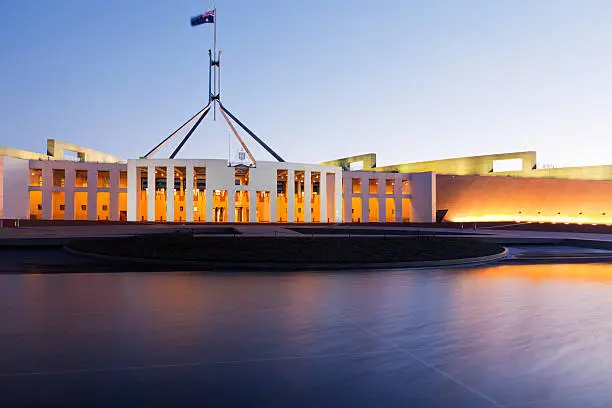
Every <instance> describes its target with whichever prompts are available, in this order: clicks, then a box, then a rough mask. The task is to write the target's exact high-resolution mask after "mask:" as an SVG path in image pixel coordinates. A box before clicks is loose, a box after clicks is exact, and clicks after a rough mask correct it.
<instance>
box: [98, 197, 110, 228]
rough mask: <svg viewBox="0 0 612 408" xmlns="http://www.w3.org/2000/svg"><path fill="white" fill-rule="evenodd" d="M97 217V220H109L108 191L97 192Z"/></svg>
mask: <svg viewBox="0 0 612 408" xmlns="http://www.w3.org/2000/svg"><path fill="white" fill-rule="evenodd" d="M96 207H97V219H98V220H99V221H108V220H110V193H109V192H108V191H98V192H97V204H96Z"/></svg>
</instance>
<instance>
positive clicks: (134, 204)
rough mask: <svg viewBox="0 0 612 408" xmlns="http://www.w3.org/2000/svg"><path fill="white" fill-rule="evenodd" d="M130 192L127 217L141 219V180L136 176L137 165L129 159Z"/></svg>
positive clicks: (135, 219) (132, 219)
mask: <svg viewBox="0 0 612 408" xmlns="http://www.w3.org/2000/svg"><path fill="white" fill-rule="evenodd" d="M127 167H128V168H127V178H128V192H127V219H128V221H140V217H139V216H140V214H138V210H137V208H139V205H140V203H139V198H140V194H139V193H140V180H139V179H138V178H137V176H136V165H135V164H134V163H133V162H130V161H128V166H127Z"/></svg>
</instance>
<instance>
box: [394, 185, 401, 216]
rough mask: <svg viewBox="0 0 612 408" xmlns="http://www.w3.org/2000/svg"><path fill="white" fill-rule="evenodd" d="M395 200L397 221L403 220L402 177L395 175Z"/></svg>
mask: <svg viewBox="0 0 612 408" xmlns="http://www.w3.org/2000/svg"><path fill="white" fill-rule="evenodd" d="M393 200H394V201H395V222H402V177H401V175H399V177H395V186H393Z"/></svg>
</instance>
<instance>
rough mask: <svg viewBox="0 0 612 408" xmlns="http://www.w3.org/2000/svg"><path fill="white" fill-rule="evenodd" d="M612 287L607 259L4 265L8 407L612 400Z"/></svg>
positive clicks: (1, 328)
mask: <svg viewBox="0 0 612 408" xmlns="http://www.w3.org/2000/svg"><path fill="white" fill-rule="evenodd" d="M611 282H612V265H599V264H588V265H576V264H572V265H554V264H547V265H498V266H487V267H479V268H472V269H470V268H466V269H446V270H443V269H425V270H413V271H398V270H392V271H371V272H342V273H306V272H304V273H292V274H254V273H244V274H243V273H233V274H229V273H228V274H200V273H125V274H66V275H42V276H35V275H0V321H2V322H6V324H2V325H0V347H1V348H2V349H3V350H11V352H10V353H0V395H2V397H0V398H2V400H0V403H6V404H5V405H11V404H13V403H17V402H23V403H34V404H35V403H43V402H44V403H58V404H60V403H61V404H71V403H72V404H74V405H75V406H76V405H78V404H79V402H80V400H79V395H80V394H81V393H84V395H88V396H89V397H90V398H95V399H96V400H97V401H99V402H100V403H101V404H106V405H122V404H129V405H143V404H144V405H147V404H148V405H150V404H158V403H168V404H176V403H177V401H176V400H175V399H172V398H170V397H168V395H171V396H173V397H174V398H176V395H180V396H181V398H182V400H181V401H182V402H184V403H185V404H187V405H193V404H195V403H204V404H206V403H208V404H213V402H214V404H213V405H215V404H216V405H232V404H234V405H237V406H240V405H242V406H245V405H252V406H253V405H262V404H267V405H268V406H313V405H317V406H363V405H364V404H365V405H372V406H373V405H376V406H383V405H391V406H396V405H397V406H420V407H429V406H436V407H437V406H451V407H461V406H466V407H473V406H476V407H478V406H483V407H489V406H496V404H498V405H512V404H516V405H517V406H521V404H526V403H527V402H530V403H531V405H528V406H538V407H539V406H542V407H547V406H550V407H573V406H610V404H612V391H611V390H612V380H611V379H612V372H611V371H610V367H612V352H611V351H610V350H612V349H610V347H609V345H610V344H612V320H610V319H609V315H610V312H612V285H610V283H611ZM432 367H433V368H432ZM71 370H81V371H71ZM33 373H34V374H36V373H38V374H36V375H32V374H33ZM41 373H42V374H41ZM68 384H70V385H71V386H72V387H76V388H77V389H79V390H80V391H79V394H70V393H60V392H58V391H57V390H60V389H65V388H66V386H67V385H68ZM160 384H163V385H164V387H160ZM109 390H110V391H109ZM168 390H170V391H168ZM231 390H234V391H231ZM237 390H238V391H237ZM168 393H170V394H168ZM270 395H273V396H274V398H273V399H270ZM136 396H137V397H136ZM165 398H169V399H165Z"/></svg>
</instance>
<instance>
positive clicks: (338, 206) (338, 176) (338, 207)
mask: <svg viewBox="0 0 612 408" xmlns="http://www.w3.org/2000/svg"><path fill="white" fill-rule="evenodd" d="M334 182H335V186H334V197H335V200H336V202H335V205H334V211H335V212H336V214H335V217H336V220H335V221H336V222H342V170H337V171H336V173H335V175H334ZM348 188H351V189H352V188H353V187H352V186H349V187H348ZM349 191H351V192H352V190H349ZM349 202H350V200H349ZM351 206H352V204H351ZM350 208H351V207H349V215H348V216H349V218H348V220H349V221H350V219H351V218H350V217H351V214H350V212H351V210H350Z"/></svg>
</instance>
